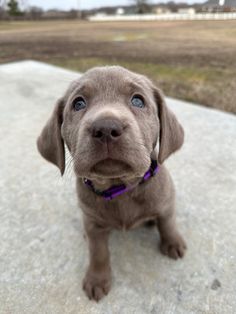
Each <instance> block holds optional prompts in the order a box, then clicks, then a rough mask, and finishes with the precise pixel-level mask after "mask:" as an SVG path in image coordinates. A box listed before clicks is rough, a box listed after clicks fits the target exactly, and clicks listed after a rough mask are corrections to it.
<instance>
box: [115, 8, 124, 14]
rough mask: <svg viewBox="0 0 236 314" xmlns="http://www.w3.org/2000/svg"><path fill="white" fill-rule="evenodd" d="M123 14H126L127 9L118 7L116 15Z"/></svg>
mask: <svg viewBox="0 0 236 314" xmlns="http://www.w3.org/2000/svg"><path fill="white" fill-rule="evenodd" d="M123 14H125V10H124V9H123V8H117V9H116V15H123Z"/></svg>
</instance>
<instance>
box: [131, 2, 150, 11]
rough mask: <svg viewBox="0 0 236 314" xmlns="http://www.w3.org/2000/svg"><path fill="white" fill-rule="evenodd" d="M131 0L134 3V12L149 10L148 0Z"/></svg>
mask: <svg viewBox="0 0 236 314" xmlns="http://www.w3.org/2000/svg"><path fill="white" fill-rule="evenodd" d="M133 2H134V3H135V4H136V13H138V14H144V13H149V12H150V11H151V6H150V3H149V2H150V1H149V0H133Z"/></svg>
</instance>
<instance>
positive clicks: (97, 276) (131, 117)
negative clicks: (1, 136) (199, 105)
mask: <svg viewBox="0 0 236 314" xmlns="http://www.w3.org/2000/svg"><path fill="white" fill-rule="evenodd" d="M183 139H184V132H183V129H182V127H181V125H180V124H179V122H178V121H177V119H176V117H175V116H174V114H173V113H172V112H171V111H170V110H169V109H168V108H167V106H166V104H165V101H164V99H163V95H162V93H161V92H160V90H159V89H157V88H156V87H155V86H154V85H153V83H152V82H151V81H150V80H149V79H148V78H146V77H145V76H143V75H139V74H137V73H133V72H131V71H128V70H127V69H124V68H122V67H119V66H108V67H97V68H93V69H91V70H89V71H87V72H86V73H85V74H84V75H83V76H82V77H80V78H79V79H78V80H76V81H74V82H73V83H72V84H71V85H70V87H69V88H68V90H67V92H66V93H65V95H64V96H63V97H62V98H60V99H59V100H58V102H57V104H56V106H55V109H54V111H53V113H52V116H51V117H50V119H49V121H48V122H47V123H46V125H45V127H44V129H43V130H42V133H41V135H40V136H39V138H38V141H37V145H38V149H39V152H40V153H41V155H42V156H43V157H44V158H46V159H47V160H48V161H50V162H52V163H54V164H55V165H57V166H58V167H59V169H60V171H61V174H63V173H64V170H65V150H64V143H65V144H66V145H67V147H68V149H69V151H70V153H71V155H72V157H73V162H74V170H75V174H76V178H77V192H78V198H79V202H80V206H81V208H82V211H83V218H84V226H85V231H86V235H87V238H88V244H89V253H90V262H89V266H88V270H87V273H86V275H85V278H84V281H83V289H84V290H85V292H86V294H87V295H88V297H89V298H90V299H94V300H96V301H98V300H100V299H101V298H102V297H103V296H104V295H106V294H107V293H108V291H109V289H110V285H111V267H110V258H109V249H108V237H109V233H110V231H111V230H112V229H114V228H116V229H124V228H125V229H130V228H133V227H136V226H138V225H141V224H143V223H144V222H148V221H150V220H151V221H154V222H155V224H156V225H157V227H158V229H159V232H160V237H161V243H160V249H161V251H162V252H163V253H164V254H166V255H168V256H170V257H172V258H174V259H177V258H179V257H182V256H183V255H184V252H185V249H186V244H185V242H184V240H183V238H182V237H181V235H180V233H179V232H178V229H177V226H176V221H175V195H174V186H173V183H172V180H171V177H170V175H169V173H168V171H167V170H166V168H165V166H164V165H163V162H164V161H165V159H166V158H168V156H169V155H170V154H172V153H174V152H175V151H176V150H178V149H179V148H180V147H181V146H182V144H183Z"/></svg>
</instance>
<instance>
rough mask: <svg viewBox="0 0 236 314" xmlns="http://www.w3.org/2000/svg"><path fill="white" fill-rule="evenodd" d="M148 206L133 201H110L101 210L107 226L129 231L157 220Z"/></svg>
mask: <svg viewBox="0 0 236 314" xmlns="http://www.w3.org/2000/svg"><path fill="white" fill-rule="evenodd" d="M146 205H147V204H144V203H141V204H139V203H137V202H135V201H133V200H129V201H126V202H125V201H123V202H113V201H109V202H107V203H105V204H104V206H103V207H102V208H101V209H100V213H101V216H102V217H103V219H104V222H105V223H106V225H109V226H110V227H112V228H115V229H122V230H129V229H133V228H136V227H138V226H139V225H141V224H143V223H144V222H146V221H148V220H151V219H154V218H155V214H153V212H151V211H149V210H147V206H146Z"/></svg>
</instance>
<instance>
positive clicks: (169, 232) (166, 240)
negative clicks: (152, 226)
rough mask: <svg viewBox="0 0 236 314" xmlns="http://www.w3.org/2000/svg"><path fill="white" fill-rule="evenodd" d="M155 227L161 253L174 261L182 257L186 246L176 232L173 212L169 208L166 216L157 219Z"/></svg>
mask: <svg viewBox="0 0 236 314" xmlns="http://www.w3.org/2000/svg"><path fill="white" fill-rule="evenodd" d="M157 226H158V229H159V232H160V236H161V243H160V249H161V252H162V253H163V254H165V255H168V256H169V257H171V258H174V259H177V258H179V257H183V256H184V253H185V250H186V248H187V246H186V243H185V241H184V239H183V237H182V236H181V234H180V233H179V231H178V228H177V225H176V218H175V210H174V209H173V208H171V210H170V211H167V212H166V214H162V215H161V216H160V217H158V219H157Z"/></svg>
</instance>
